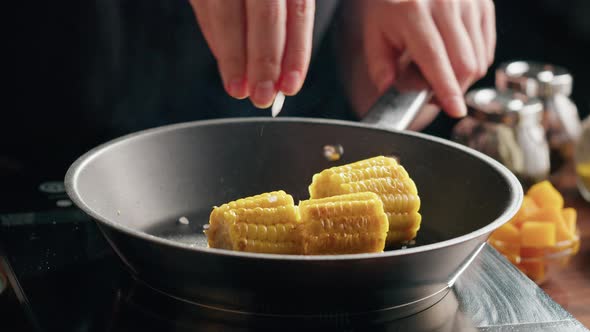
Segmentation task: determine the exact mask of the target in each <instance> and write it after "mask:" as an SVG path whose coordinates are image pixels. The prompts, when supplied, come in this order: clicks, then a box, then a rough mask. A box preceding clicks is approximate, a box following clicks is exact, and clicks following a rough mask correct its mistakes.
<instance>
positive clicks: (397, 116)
mask: <svg viewBox="0 0 590 332" xmlns="http://www.w3.org/2000/svg"><path fill="white" fill-rule="evenodd" d="M430 97H431V93H430V91H429V90H418V91H407V92H400V91H399V90H398V89H396V88H395V87H390V88H389V89H388V90H387V91H386V92H385V93H384V94H383V95H382V96H381V97H380V98H379V99H378V100H377V102H375V104H374V105H373V106H372V107H371V108H370V109H369V112H368V113H367V115H366V116H365V117H364V118H363V119H362V120H361V122H364V123H369V124H375V125H377V126H380V127H384V128H389V129H397V130H404V129H407V128H408V126H409V125H410V124H411V123H412V122H413V121H414V119H415V118H416V116H417V115H418V113H419V112H420V110H421V109H422V107H423V106H424V105H425V104H426V103H427V102H428V100H429V99H430Z"/></svg>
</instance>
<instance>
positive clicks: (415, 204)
mask: <svg viewBox="0 0 590 332" xmlns="http://www.w3.org/2000/svg"><path fill="white" fill-rule="evenodd" d="M358 192H373V193H376V194H377V195H378V196H379V198H380V199H381V201H382V202H383V208H384V211H385V212H386V214H387V217H388V221H389V233H388V235H387V244H388V245H397V244H400V243H402V242H406V241H409V240H412V239H414V238H415V237H416V234H417V232H418V230H419V229H420V223H421V221H422V216H421V215H420V213H419V212H418V211H419V209H420V197H419V196H418V189H417V188H416V184H415V183H414V181H413V180H412V179H411V178H410V176H409V174H408V172H407V171H406V170H405V169H404V167H402V166H401V165H400V164H399V163H398V162H397V161H396V160H395V159H393V158H390V157H384V156H379V157H374V158H369V159H365V160H361V161H358V162H355V163H351V164H347V165H343V166H337V167H332V168H329V169H326V170H323V171H322V172H320V173H318V174H315V175H314V176H313V180H312V183H311V185H310V186H309V193H310V196H311V198H312V199H317V198H323V197H329V196H334V195H342V194H348V193H358Z"/></svg>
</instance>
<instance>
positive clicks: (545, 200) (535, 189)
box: [527, 180, 563, 209]
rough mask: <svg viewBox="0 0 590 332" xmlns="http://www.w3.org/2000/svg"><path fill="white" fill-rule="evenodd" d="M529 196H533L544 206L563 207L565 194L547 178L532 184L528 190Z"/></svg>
mask: <svg viewBox="0 0 590 332" xmlns="http://www.w3.org/2000/svg"><path fill="white" fill-rule="evenodd" d="M527 196H529V197H530V198H532V199H533V200H534V201H535V203H537V205H538V206H540V207H542V208H547V207H554V208H558V209H563V196H561V194H560V193H559V191H557V189H555V187H554V186H553V185H552V184H551V182H549V181H547V180H545V181H542V182H539V183H536V184H534V185H533V186H531V188H530V189H529V190H528V192H527Z"/></svg>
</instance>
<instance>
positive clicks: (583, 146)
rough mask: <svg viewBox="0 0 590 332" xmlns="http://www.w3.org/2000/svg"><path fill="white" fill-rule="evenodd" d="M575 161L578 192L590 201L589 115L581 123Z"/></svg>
mask: <svg viewBox="0 0 590 332" xmlns="http://www.w3.org/2000/svg"><path fill="white" fill-rule="evenodd" d="M575 161H576V173H577V177H578V178H577V182H578V188H579V189H580V194H582V196H583V197H584V198H585V199H586V200H587V201H588V202H590V115H589V116H588V117H586V120H584V122H583V123H582V135H581V137H580V139H579V140H578V145H577V146H576V155H575Z"/></svg>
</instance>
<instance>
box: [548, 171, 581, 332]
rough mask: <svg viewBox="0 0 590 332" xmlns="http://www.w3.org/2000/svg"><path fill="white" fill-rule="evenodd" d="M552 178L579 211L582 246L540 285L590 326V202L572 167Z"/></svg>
mask: <svg viewBox="0 0 590 332" xmlns="http://www.w3.org/2000/svg"><path fill="white" fill-rule="evenodd" d="M551 181H552V182H553V184H554V185H555V186H556V187H557V188H558V189H559V190H560V192H561V193H562V194H563V196H564V198H565V206H566V207H574V208H576V210H577V211H578V228H579V230H580V237H581V246H580V251H579V252H578V254H577V255H576V256H575V257H573V259H572V261H571V262H570V264H569V265H568V266H567V267H566V268H564V269H563V270H562V271H561V272H559V273H558V274H556V275H554V276H553V277H552V278H551V279H550V280H548V281H547V282H546V283H545V284H543V285H542V286H541V288H543V290H545V292H547V294H549V296H551V297H552V298H553V300H554V301H555V302H557V303H559V304H560V305H561V306H562V307H563V308H565V309H566V310H567V311H569V312H570V313H571V314H572V315H573V316H574V317H575V318H576V319H577V320H579V321H580V322H581V323H582V324H583V325H584V326H586V327H589V328H590V203H588V202H586V201H585V200H584V199H583V198H582V196H581V195H580V194H579V193H578V190H577V187H576V178H575V173H574V170H573V166H566V167H565V168H564V169H563V171H562V172H560V173H557V174H555V175H554V176H553V177H552V179H551Z"/></svg>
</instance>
